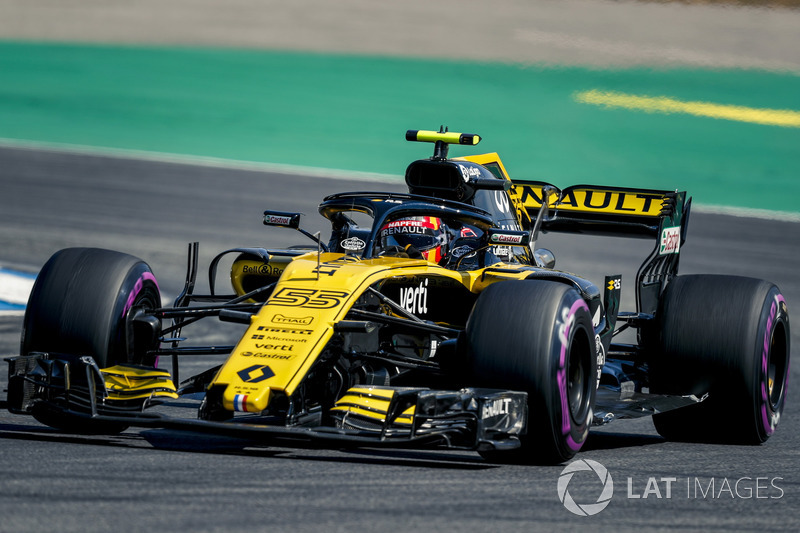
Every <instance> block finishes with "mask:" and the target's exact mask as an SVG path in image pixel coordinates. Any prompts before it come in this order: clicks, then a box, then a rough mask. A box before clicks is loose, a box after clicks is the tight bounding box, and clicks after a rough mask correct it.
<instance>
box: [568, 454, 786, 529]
mask: <svg viewBox="0 0 800 533" xmlns="http://www.w3.org/2000/svg"><path fill="white" fill-rule="evenodd" d="M575 474H579V478H580V481H579V482H575V479H573V477H574V476H575ZM783 480H784V478H783V477H781V476H755V477H753V476H742V477H739V478H736V479H731V478H727V477H722V478H718V477H712V478H699V477H687V478H686V484H685V486H686V492H683V486H684V483H683V479H682V478H681V479H679V478H678V477H665V476H660V477H657V476H648V477H647V482H646V483H645V482H644V479H643V478H639V479H634V478H633V477H630V476H628V478H627V489H628V490H627V497H628V500H633V501H642V500H647V499H648V498H650V499H659V500H660V499H662V498H663V499H667V500H669V499H672V498H684V497H685V498H686V499H687V500H706V501H708V500H728V499H731V500H734V499H744V500H749V499H759V500H763V499H774V500H779V499H781V498H783V497H784V495H785V494H786V492H785V491H784V489H783V487H782V486H781V485H780V482H782V481H783ZM570 483H572V488H573V491H572V493H570V491H569V485H570ZM642 487H644V488H642ZM557 492H558V499H559V500H561V503H562V504H563V505H564V507H565V508H566V509H567V510H568V511H569V512H571V513H573V514H576V515H578V516H593V515H596V514H598V513H599V512H601V511H602V510H603V509H605V508H606V507H607V506H608V504H609V503H610V502H611V497H612V496H613V495H614V481H613V480H612V479H611V474H610V473H609V472H608V470H607V469H606V467H605V466H603V465H601V464H600V463H598V462H597V461H592V460H591V459H579V460H577V461H573V462H571V463H570V464H568V465H567V466H566V468H564V470H562V471H561V475H560V476H559V477H558V486H557ZM598 494H599V496H597V497H596V498H595V495H598ZM576 495H577V496H576ZM576 499H577V501H576Z"/></svg>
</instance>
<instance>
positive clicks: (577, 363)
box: [466, 280, 597, 464]
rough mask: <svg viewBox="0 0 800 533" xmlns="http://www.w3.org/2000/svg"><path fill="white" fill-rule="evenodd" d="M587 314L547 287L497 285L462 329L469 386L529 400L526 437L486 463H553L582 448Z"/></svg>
mask: <svg viewBox="0 0 800 533" xmlns="http://www.w3.org/2000/svg"><path fill="white" fill-rule="evenodd" d="M593 339H594V334H593V329H592V320H591V316H590V314H589V308H588V306H587V305H586V302H584V301H583V299H582V298H581V297H580V295H579V294H578V292H577V291H576V290H575V289H574V288H572V287H570V286H568V285H565V284H562V283H558V282H551V281H540V280H530V281H518V282H510V281H509V282H499V283H494V284H492V285H490V286H489V287H488V288H487V289H486V290H485V291H483V293H482V294H481V295H480V297H479V298H478V301H477V302H476V304H475V307H474V309H473V310H472V314H471V315H470V317H469V320H468V322H467V327H466V340H467V355H468V366H469V370H470V371H471V373H472V376H473V379H472V381H474V382H476V383H477V384H479V385H482V386H487V387H496V388H502V389H508V390H519V391H525V392H527V393H528V424H527V434H526V435H523V436H522V439H521V440H522V446H521V448H519V449H517V450H514V451H513V452H482V455H483V456H484V457H486V458H488V459H491V460H497V461H503V462H505V461H514V462H523V463H535V464H557V463H562V462H564V461H567V460H569V459H570V458H572V457H573V456H574V455H575V454H576V453H577V452H578V450H579V449H580V448H581V446H583V444H584V442H586V438H587V436H588V434H589V427H590V425H591V422H592V407H593V405H594V399H595V394H596V389H597V383H596V376H597V355H596V353H595V344H594V342H593Z"/></svg>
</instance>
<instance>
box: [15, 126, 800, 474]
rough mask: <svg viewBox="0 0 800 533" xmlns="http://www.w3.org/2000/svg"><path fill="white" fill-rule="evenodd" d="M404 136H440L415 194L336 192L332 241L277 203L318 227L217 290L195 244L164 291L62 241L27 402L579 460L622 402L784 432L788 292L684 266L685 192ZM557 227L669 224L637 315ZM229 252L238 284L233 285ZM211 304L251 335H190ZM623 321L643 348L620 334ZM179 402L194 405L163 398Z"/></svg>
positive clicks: (299, 437)
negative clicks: (525, 171)
mask: <svg viewBox="0 0 800 533" xmlns="http://www.w3.org/2000/svg"><path fill="white" fill-rule="evenodd" d="M406 139H407V140H409V141H421V142H431V143H434V153H433V157H431V158H429V159H423V160H418V161H414V162H412V163H411V164H410V165H409V166H408V168H407V170H406V174H405V180H406V183H407V185H408V193H407V194H399V193H381V192H354V193H341V194H334V195H332V196H328V197H327V198H325V199H324V200H323V201H322V203H321V204H320V205H319V212H320V214H321V215H322V216H323V217H325V218H326V219H328V220H329V221H330V224H331V230H332V231H331V235H330V238H329V239H327V240H323V239H322V238H321V237H320V234H316V235H312V234H311V233H309V232H308V231H306V230H304V229H302V228H301V227H300V221H301V216H300V214H299V213H290V212H281V211H266V212H265V213H264V219H263V222H264V224H265V225H267V226H272V227H281V228H291V229H295V230H298V231H300V232H301V233H303V234H305V235H306V236H307V237H309V238H310V239H311V242H312V243H313V244H311V245H310V246H301V247H294V248H290V249H280V250H274V249H264V248H258V247H254V248H236V249H232V250H226V251H223V252H222V253H220V254H219V255H217V256H216V257H215V258H214V259H213V260H212V261H211V263H210V265H209V292H208V294H197V293H195V288H196V277H197V272H198V245H197V243H192V244H190V245H189V261H188V263H189V264H188V269H187V270H188V272H187V276H186V284H185V288H184V290H183V292H182V293H181V294H180V295H179V296H178V298H177V299H176V301H175V302H174V304H173V305H172V306H170V307H164V306H162V303H161V296H160V293H159V286H158V283H157V282H156V278H155V277H154V275H153V273H152V272H151V270H150V268H149V267H148V265H147V264H145V263H144V262H142V261H141V260H139V259H137V258H135V257H132V256H130V255H127V254H123V253H119V252H113V251H108V250H100V249H92V248H71V249H65V250H61V251H59V252H57V253H56V254H55V255H53V256H52V257H51V258H50V260H49V261H48V262H47V263H46V264H45V265H44V267H43V268H42V270H41V272H40V274H39V276H38V278H37V280H36V283H35V285H34V288H33V291H32V293H31V295H30V300H29V302H28V306H27V311H26V314H25V319H24V329H23V333H22V350H21V355H19V356H16V357H12V358H9V359H7V361H8V362H9V364H10V367H9V384H8V406H9V409H10V411H12V412H14V413H20V414H30V415H33V416H34V417H35V418H36V419H37V420H39V421H40V422H42V423H44V424H47V425H49V426H52V427H55V428H59V429H62V430H66V431H78V432H96V433H113V432H119V431H122V430H124V429H126V428H127V427H129V426H140V427H162V428H174V429H186V430H191V431H195V432H197V431H199V432H208V433H219V434H224V435H231V436H235V437H242V438H247V439H254V440H257V441H260V442H263V443H266V444H280V445H293V444H303V445H320V446H335V447H339V448H341V447H349V446H350V447H381V446H383V447H417V448H431V447H433V448H435V447H447V448H458V449H469V450H477V451H478V452H480V453H481V454H482V455H483V456H484V457H487V458H490V459H491V460H495V461H513V462H529V463H559V462H563V461H565V460H568V459H569V458H571V457H572V456H573V455H574V454H575V453H576V452H577V451H578V450H580V448H581V446H582V445H583V444H584V443H585V442H586V439H587V436H588V433H589V429H590V427H592V426H595V425H601V424H605V423H608V422H610V421H611V420H613V419H615V418H631V417H640V416H645V415H653V416H654V421H655V426H656V429H657V430H658V432H659V433H660V434H661V435H663V436H664V437H666V438H667V439H674V440H692V441H715V442H737V443H753V444H756V443H761V442H764V441H765V440H766V439H767V438H768V437H769V436H770V435H771V434H772V433H773V431H774V430H775V428H776V426H777V424H778V421H779V419H780V415H781V412H782V410H783V406H784V401H785V391H786V381H787V376H788V373H789V372H788V367H789V318H788V314H787V308H786V302H785V301H784V299H783V297H782V296H781V293H780V292H779V290H778V288H777V287H776V286H775V285H773V284H771V283H768V282H765V281H761V280H756V279H750V278H741V277H731V276H712V275H693V276H677V270H678V260H679V257H680V250H681V246H682V245H683V244H684V242H685V239H686V234H687V222H688V219H689V211H690V205H691V199H687V198H686V193H685V192H678V191H663V190H648V189H631V188H620V187H603V186H592V185H577V186H572V187H568V188H565V189H563V190H561V189H559V188H557V187H555V186H553V185H550V184H547V183H543V182H538V181H525V180H518V179H511V178H510V177H509V176H508V174H507V173H506V170H505V168H504V166H503V163H502V162H501V161H500V158H499V157H498V156H497V154H495V153H490V154H483V155H476V156H469V157H459V158H448V150H449V147H450V145H452V144H457V145H468V146H473V145H476V144H478V142H479V140H480V138H479V137H478V136H477V135H472V134H460V133H453V132H447V131H446V130H445V131H442V130H440V131H438V132H436V131H417V130H411V131H408V132H407V134H406ZM542 232H568V233H583V234H589V235H616V236H629V237H639V238H646V239H652V240H653V242H654V248H653V250H652V252H651V253H650V254H649V256H648V257H647V258H646V259H645V260H644V262H643V264H642V266H641V267H640V269H639V271H638V273H637V275H636V279H635V283H634V289H635V294H636V307H637V308H636V310H635V311H620V309H619V307H620V294H621V290H622V286H623V284H622V279H621V277H620V276H618V275H609V276H606V277H605V281H604V283H603V286H602V287H597V286H596V285H595V284H593V283H591V282H589V281H587V280H586V279H583V278H581V277H578V276H576V275H573V274H570V273H567V272H564V271H560V270H555V268H554V266H555V259H554V257H553V254H552V253H551V252H550V251H548V250H546V249H537V248H536V246H535V243H536V241H537V238H538V237H539V234H540V233H542ZM222 264H224V265H228V264H230V265H231V266H230V269H231V274H230V282H231V285H232V290H231V291H223V292H222V293H220V292H218V290H217V283H216V281H217V271H218V269H219V267H220V265H222ZM212 317H216V319H218V320H220V321H223V322H233V323H239V324H243V325H245V327H246V331H245V333H244V334H243V335H242V337H241V339H240V340H239V341H238V343H237V344H236V345H232V346H196V345H188V344H187V340H186V338H185V337H183V336H182V335H183V334H184V333H183V332H184V330H186V329H187V328H188V327H189V326H190V325H192V324H193V323H195V322H197V321H199V320H201V319H204V320H214V318H212ZM240 328H241V329H244V327H242V326H240ZM629 328H632V329H630V331H629V334H630V333H631V332H635V333H636V335H635V339H636V340H635V342H629V343H625V344H623V343H620V342H615V340H614V337H615V335H617V334H618V333H620V332H622V331H624V330H626V329H629ZM213 354H216V355H217V356H218V357H221V356H223V355H224V356H227V359H226V360H225V362H224V363H223V364H221V365H219V366H214V367H213V368H209V369H208V370H205V371H203V372H201V373H200V374H198V375H195V376H192V377H190V378H188V379H186V380H184V381H180V380H179V360H180V359H181V357H183V356H193V357H194V356H198V355H213ZM159 358H161V359H162V360H164V359H165V358H171V361H172V364H171V369H170V371H167V370H163V369H161V368H159V366H158V361H159ZM176 384H178V386H176ZM179 397H181V398H182V400H181V402H174V401H173V400H175V399H177V398H179ZM184 399H192V400H194V401H195V403H194V404H193V405H194V407H195V408H194V409H193V410H192V413H193V414H192V416H191V417H177V416H172V415H170V414H169V413H168V412H167V410H166V408H167V407H169V406H170V405H171V403H184V404H185V403H186V401H184ZM149 408H152V409H149ZM195 414H196V416H195Z"/></svg>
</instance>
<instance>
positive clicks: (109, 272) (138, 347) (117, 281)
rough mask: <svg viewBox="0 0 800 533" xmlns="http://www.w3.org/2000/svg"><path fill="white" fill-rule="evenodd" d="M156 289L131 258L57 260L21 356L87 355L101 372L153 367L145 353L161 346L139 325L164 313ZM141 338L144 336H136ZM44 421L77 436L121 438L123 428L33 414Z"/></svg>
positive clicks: (37, 289) (33, 311)
mask: <svg viewBox="0 0 800 533" xmlns="http://www.w3.org/2000/svg"><path fill="white" fill-rule="evenodd" d="M160 305H161V297H160V294H159V289H158V283H157V282H156V279H155V277H154V276H153V273H152V271H151V270H150V267H149V266H148V265H147V264H146V263H144V262H143V261H141V260H140V259H137V258H135V257H133V256H131V255H127V254H123V253H119V252H113V251H109V250H101V249H96V248H68V249H65V250H61V251H59V252H57V253H55V254H54V255H53V256H52V257H51V258H50V259H49V260H48V261H47V263H46V264H45V265H44V267H43V268H42V270H41V272H40V273H39V276H38V277H37V278H36V282H35V283H34V286H33V290H32V291H31V295H30V297H29V299H28V305H27V310H26V311H25V319H24V322H23V330H22V346H21V353H22V354H29V353H31V352H50V353H61V354H71V355H79V356H82V355H89V356H91V357H93V358H94V360H95V362H96V363H97V365H98V366H99V367H100V368H108V367H110V366H114V365H116V364H120V363H128V364H143V365H148V366H153V365H154V363H155V361H154V360H153V359H152V358H148V357H147V355H146V352H147V350H149V349H153V348H156V347H157V345H158V340H157V338H155V335H153V329H152V328H144V332H142V330H141V328H138V327H135V326H134V323H133V318H134V317H135V316H136V315H137V314H140V313H142V312H143V311H144V310H145V309H155V308H157V307H160ZM137 332H138V333H139V334H138V335H137ZM32 414H33V415H34V417H35V418H37V420H39V421H40V422H42V423H44V424H46V425H48V426H52V427H56V428H58V429H65V430H71V431H79V432H103V433H115V432H119V431H122V430H124V429H125V426H122V425H119V424H108V425H103V426H102V427H101V426H97V425H96V424H87V423H86V422H85V421H80V420H74V419H66V418H63V417H60V416H58V415H57V414H56V413H54V412H52V411H51V410H47V409H45V408H43V409H34V411H33V413H32Z"/></svg>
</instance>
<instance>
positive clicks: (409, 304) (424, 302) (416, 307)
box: [399, 279, 428, 314]
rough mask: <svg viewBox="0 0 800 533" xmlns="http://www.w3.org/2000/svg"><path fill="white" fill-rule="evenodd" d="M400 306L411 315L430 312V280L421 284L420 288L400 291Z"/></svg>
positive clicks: (407, 288)
mask: <svg viewBox="0 0 800 533" xmlns="http://www.w3.org/2000/svg"><path fill="white" fill-rule="evenodd" d="M399 303H400V305H401V306H403V309H405V310H406V311H408V312H409V313H413V314H417V313H427V312H428V280H427V279H426V280H425V281H424V282H420V284H419V286H418V287H406V288H401V289H400V302H399Z"/></svg>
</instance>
